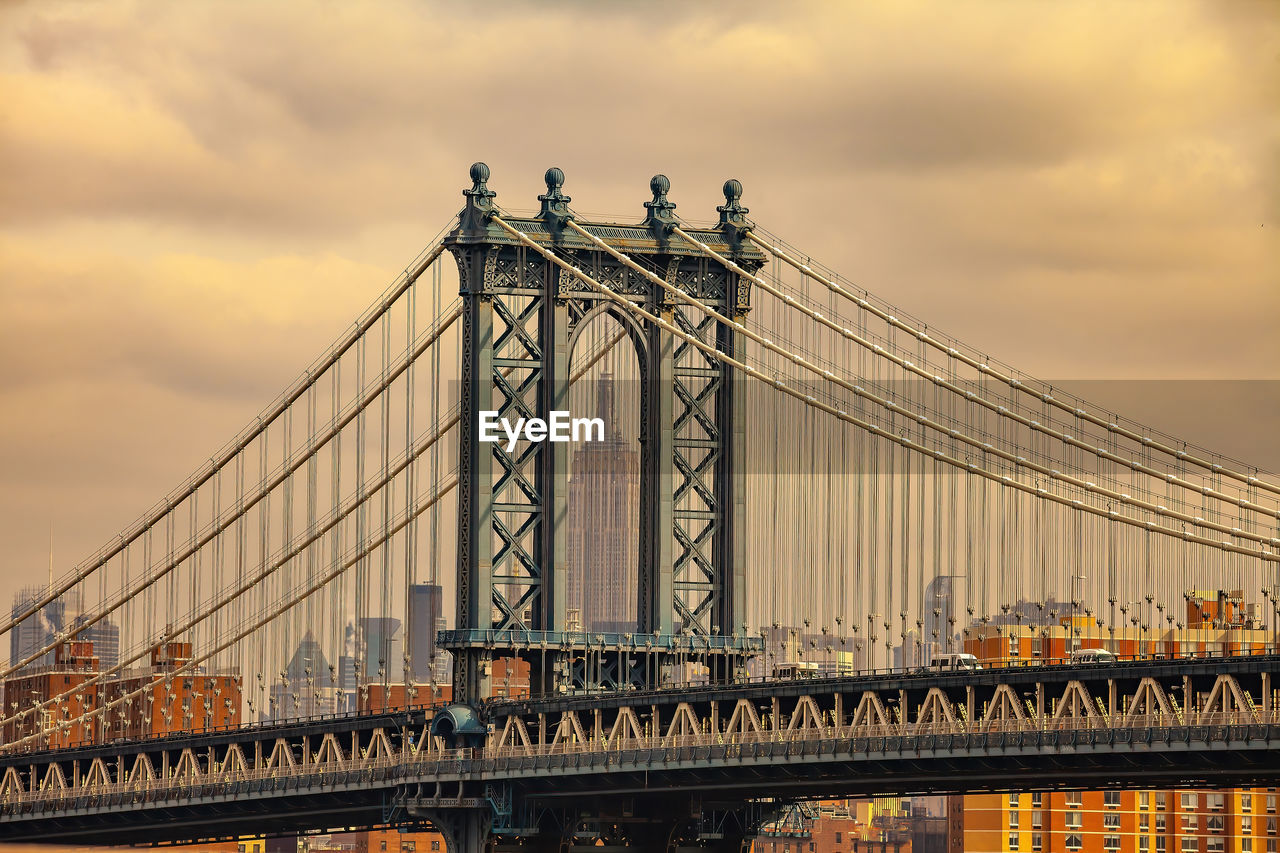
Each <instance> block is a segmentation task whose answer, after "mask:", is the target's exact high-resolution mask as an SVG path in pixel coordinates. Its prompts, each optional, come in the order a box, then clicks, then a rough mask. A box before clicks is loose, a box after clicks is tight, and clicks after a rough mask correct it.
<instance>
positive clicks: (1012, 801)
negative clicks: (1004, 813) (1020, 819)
mask: <svg viewBox="0 0 1280 853" xmlns="http://www.w3.org/2000/svg"><path fill="white" fill-rule="evenodd" d="M1017 807H1018V795H1017V794H1010V795H1009V808H1011V809H1016V808H1017Z"/></svg>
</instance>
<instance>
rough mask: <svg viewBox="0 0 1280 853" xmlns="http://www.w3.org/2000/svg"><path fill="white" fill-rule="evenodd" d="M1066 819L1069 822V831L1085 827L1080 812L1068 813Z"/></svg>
mask: <svg viewBox="0 0 1280 853" xmlns="http://www.w3.org/2000/svg"><path fill="white" fill-rule="evenodd" d="M1065 817H1066V820H1067V829H1080V828H1081V827H1082V826H1083V825H1084V824H1083V818H1082V817H1081V815H1080V812H1067V813H1066V815H1065Z"/></svg>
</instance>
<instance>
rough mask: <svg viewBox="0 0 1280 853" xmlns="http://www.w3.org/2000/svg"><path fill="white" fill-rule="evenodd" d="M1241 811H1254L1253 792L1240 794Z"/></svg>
mask: <svg viewBox="0 0 1280 853" xmlns="http://www.w3.org/2000/svg"><path fill="white" fill-rule="evenodd" d="M1240 811H1242V812H1251V811H1253V794H1241V795H1240Z"/></svg>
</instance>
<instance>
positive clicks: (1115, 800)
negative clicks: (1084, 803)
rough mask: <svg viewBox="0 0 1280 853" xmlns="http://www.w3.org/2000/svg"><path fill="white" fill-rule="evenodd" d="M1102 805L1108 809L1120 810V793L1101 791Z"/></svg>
mask: <svg viewBox="0 0 1280 853" xmlns="http://www.w3.org/2000/svg"><path fill="white" fill-rule="evenodd" d="M1102 804H1103V805H1104V806H1106V807H1107V808H1109V809H1118V808H1120V792H1119V791H1103V792H1102Z"/></svg>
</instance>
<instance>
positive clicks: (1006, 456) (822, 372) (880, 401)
mask: <svg viewBox="0 0 1280 853" xmlns="http://www.w3.org/2000/svg"><path fill="white" fill-rule="evenodd" d="M565 225H566V227H568V228H570V229H572V230H573V231H575V232H576V233H578V234H580V235H582V236H583V237H586V238H587V239H588V240H590V241H591V242H592V243H593V244H594V245H596V246H597V247H599V248H600V249H602V250H603V251H605V252H607V253H608V254H609V255H611V256H612V257H614V258H615V259H617V260H618V261H619V262H620V263H622V264H624V265H625V266H627V267H628V268H629V269H632V270H634V271H636V272H638V273H640V274H641V275H643V276H645V277H646V278H648V279H649V280H651V281H652V282H653V283H654V284H657V285H658V286H659V287H661V288H662V289H663V290H665V291H666V292H668V293H670V294H671V295H672V296H675V297H676V298H677V299H680V300H681V301H682V302H685V303H687V304H689V305H691V306H693V307H694V308H697V309H698V310H700V311H702V312H703V313H704V314H706V315H707V316H710V317H713V318H715V319H716V320H717V321H719V322H720V323H722V324H724V325H725V326H728V327H729V328H732V329H734V330H735V331H738V332H740V333H741V334H743V335H744V336H746V337H747V338H749V339H750V340H752V341H754V342H755V343H757V344H759V345H760V346H763V347H764V348H766V349H768V350H769V351H771V352H773V353H775V354H777V355H779V356H781V357H783V358H785V359H787V360H788V361H791V362H792V363H794V364H796V365H797V366H799V367H802V368H804V369H805V370H808V371H810V372H811V373H813V374H815V375H817V376H820V377H822V378H823V379H826V380H827V381H829V382H832V383H834V384H836V385H838V386H839V387H841V388H844V389H845V390H846V391H849V392H851V393H853V394H855V395H857V396H858V397H861V398H863V399H866V400H869V401H871V402H873V403H875V404H876V405H879V406H881V407H883V408H885V409H886V410H888V411H890V412H894V413H896V414H899V415H902V416H903V417H905V418H908V419H910V420H912V421H914V422H916V423H918V424H920V425H921V426H924V427H927V428H929V429H932V430H934V431H935V432H939V433H942V434H945V435H946V436H947V437H948V438H951V439H952V440H954V441H959V442H961V443H963V444H967V445H969V446H971V447H974V448H975V449H978V450H980V451H983V452H985V453H989V454H991V455H993V456H995V457H997V458H999V459H1003V460H1004V461H1006V462H1009V463H1011V464H1012V465H1014V466H1015V467H1024V468H1027V469H1029V470H1032V471H1035V472H1036V473H1038V474H1041V475H1042V476H1045V477H1048V478H1049V479H1052V480H1058V481H1060V482H1064V483H1068V484H1070V485H1072V486H1075V487H1076V488H1078V489H1081V490H1083V491H1086V492H1090V493H1093V494H1099V495H1102V496H1104V497H1107V498H1110V499H1112V500H1115V501H1119V502H1121V503H1124V504H1128V505H1130V506H1134V507H1138V508H1140V509H1143V510H1146V511H1148V512H1151V513H1154V514H1156V515H1161V516H1167V517H1169V518H1174V519H1177V520H1179V521H1183V522H1186V523H1188V524H1193V525H1195V526H1197V527H1203V528H1206V529H1209V530H1214V531H1215V532H1218V533H1226V534H1228V535H1231V536H1235V537H1237V538H1242V539H1247V540H1250V541H1253V542H1258V543H1260V544H1269V545H1277V546H1280V538H1276V537H1266V536H1260V535H1258V534H1255V533H1250V532H1247V531H1244V530H1240V529H1239V528H1231V527H1227V526H1226V525H1222V524H1217V523H1216V522H1211V521H1207V520H1205V519H1202V518H1199V517H1198V516H1191V515H1187V514H1186V513H1182V512H1178V511H1176V510H1171V509H1169V508H1168V507H1165V506H1162V505H1159V504H1153V503H1150V502H1148V501H1143V500H1139V499H1137V498H1133V497H1130V496H1129V495H1127V494H1124V493H1122V492H1117V491H1114V490H1112V489H1107V488H1104V487H1102V486H1099V485H1097V484H1095V483H1091V482H1089V481H1087V480H1082V479H1080V478H1078V477H1073V476H1071V475H1069V474H1064V473H1063V472H1061V471H1058V470H1056V469H1053V468H1050V467H1048V466H1045V465H1040V464H1039V463H1036V462H1033V461H1031V460H1030V459H1028V458H1026V457H1023V456H1018V455H1017V454H1014V453H1010V452H1008V451H1005V450H1001V449H1000V448H998V447H995V446H994V445H993V444H991V443H989V442H983V441H980V440H979V439H976V438H973V437H971V436H968V435H966V434H965V433H962V432H960V431H959V430H956V429H953V428H948V427H946V426H945V425H943V424H939V423H938V422H936V421H934V420H932V419H930V418H928V417H926V416H925V415H922V414H919V413H917V412H914V411H912V410H911V409H907V408H905V407H903V406H900V405H898V404H897V403H894V402H893V401H892V400H888V399H885V398H882V397H880V396H878V395H875V394H872V393H871V392H869V391H867V390H866V389H865V388H863V387H862V386H860V385H857V384H855V383H853V382H850V381H848V380H846V379H844V378H843V377H840V376H837V375H836V374H835V373H833V372H832V371H830V370H827V369H825V368H822V367H819V366H817V365H815V364H813V363H811V362H810V361H809V360H808V359H806V358H804V357H803V356H799V355H796V354H795V353H792V352H790V351H789V350H786V349H784V348H782V347H780V346H778V345H777V344H775V343H773V341H771V340H769V339H768V338H765V337H764V336H762V335H759V334H757V333H756V332H754V331H752V330H751V329H748V328H747V327H746V326H745V325H744V324H742V323H740V322H738V321H736V320H733V319H731V318H729V317H727V316H725V315H724V314H722V313H720V312H719V311H716V310H715V309H714V308H711V307H709V306H707V305H706V304H705V303H703V302H702V301H701V300H699V299H697V298H695V297H693V296H690V295H689V294H687V293H685V292H684V291H682V290H680V289H679V288H678V287H675V286H674V285H672V284H670V283H669V282H667V281H666V280H665V279H663V278H661V277H659V276H657V275H655V274H653V273H652V272H650V271H649V270H646V269H645V268H644V267H642V266H640V265H639V264H637V263H636V262H635V261H633V260H632V259H631V258H629V257H627V256H626V255H624V254H623V253H621V252H619V251H618V250H616V249H614V248H613V247H612V246H610V245H609V244H608V243H606V242H605V241H603V240H601V239H600V238H598V237H596V236H595V235H593V234H591V233H590V232H588V231H587V230H586V229H584V228H582V227H581V226H580V225H578V224H577V223H576V222H574V221H573V220H568V221H566V223H565ZM673 231H674V233H676V234H678V235H679V236H681V237H682V238H684V239H685V240H687V241H689V242H690V243H692V244H693V245H695V246H697V247H698V248H699V249H701V250H702V251H703V252H704V253H705V254H707V255H708V256H709V257H711V258H713V259H715V260H716V261H717V262H719V263H721V264H723V265H724V266H725V267H726V268H728V269H731V270H733V271H734V272H736V273H738V274H739V275H741V276H744V277H746V278H748V279H751V280H753V281H756V282H759V281H760V279H759V278H758V277H756V276H754V275H752V274H751V273H749V272H747V271H746V270H744V269H743V268H742V267H740V266H739V265H738V264H736V263H734V262H733V261H732V260H730V259H728V258H725V257H724V256H722V255H720V254H719V253H717V252H715V251H714V250H712V249H711V247H709V246H708V245H707V244H706V243H704V242H702V241H701V240H698V239H697V238H695V237H693V236H691V235H690V234H688V233H686V232H685V231H684V230H682V229H680V228H678V227H673ZM521 233H523V232H521ZM921 446H922V447H923V445H921ZM926 452H930V453H940V451H929V450H927V449H926Z"/></svg>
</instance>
